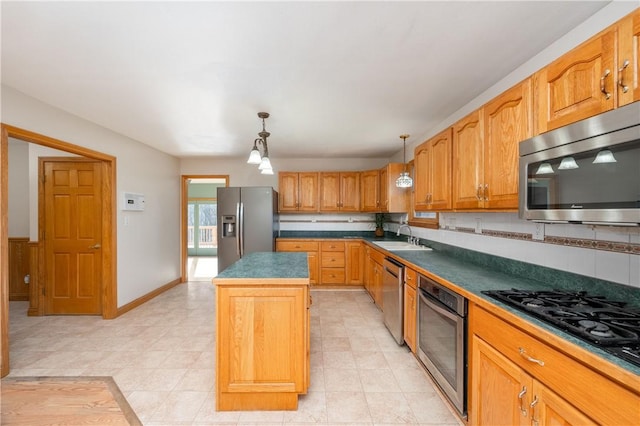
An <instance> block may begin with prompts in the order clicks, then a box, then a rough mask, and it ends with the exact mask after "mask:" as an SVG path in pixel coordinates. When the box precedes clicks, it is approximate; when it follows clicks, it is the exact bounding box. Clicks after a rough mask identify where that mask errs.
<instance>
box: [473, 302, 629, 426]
mask: <svg viewBox="0 0 640 426" xmlns="http://www.w3.org/2000/svg"><path fill="white" fill-rule="evenodd" d="M471 327H472V330H473V333H474V334H475V335H477V336H478V337H480V338H481V339H482V340H484V341H485V342H487V343H488V344H490V345H491V346H493V347H494V348H495V349H496V350H498V351H499V352H500V353H502V354H503V355H504V356H506V357H507V358H508V359H510V360H511V361H513V362H514V363H515V364H517V365H518V366H519V367H521V368H522V369H523V370H524V371H526V372H527V373H528V374H530V375H531V376H533V377H535V378H536V379H538V380H539V381H540V382H542V383H543V384H544V385H545V386H547V387H548V388H550V389H552V390H553V391H554V392H556V393H557V394H558V395H560V396H561V397H563V398H565V399H566V400H567V401H569V402H570V403H571V404H572V405H574V406H575V407H577V408H578V409H579V410H580V411H582V412H583V413H585V414H587V415H588V416H589V417H591V418H593V419H594V420H596V421H597V422H599V423H602V424H611V425H613V424H634V423H635V422H637V414H638V413H637V407H639V406H640V395H638V394H637V393H634V392H632V391H630V390H629V389H627V388H625V387H622V386H620V385H618V384H617V383H614V382H613V381H611V380H610V379H608V378H607V377H605V376H603V375H601V374H599V373H598V372H597V371H596V370H593V369H591V368H590V367H589V366H587V365H585V364H583V363H581V362H580V361H578V360H577V359H574V358H572V357H570V356H568V355H566V354H565V353H563V352H561V350H560V349H556V348H553V347H551V346H547V345H546V344H545V343H543V342H542V341H540V340H538V339H536V338H534V337H533V336H531V335H529V334H527V333H525V332H523V331H522V330H520V329H519V328H517V327H515V326H513V325H511V324H510V323H508V322H506V321H503V320H502V319H500V318H498V317H496V316H495V315H493V314H491V313H489V312H487V311H485V310H484V309H482V308H479V307H478V306H476V305H472V309H471ZM566 351H567V353H570V351H571V349H570V348H569V347H567V348H566ZM529 358H531V359H529ZM536 360H537V361H536ZM538 361H540V362H538ZM540 363H543V364H544V365H541V364H540ZM594 389H597V395H598V397H597V398H595V397H594V393H593V391H594ZM612 407H615V409H612Z"/></svg>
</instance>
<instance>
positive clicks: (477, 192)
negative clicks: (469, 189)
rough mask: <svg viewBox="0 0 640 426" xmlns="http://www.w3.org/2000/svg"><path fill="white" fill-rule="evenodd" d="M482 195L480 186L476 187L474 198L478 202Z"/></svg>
mask: <svg viewBox="0 0 640 426" xmlns="http://www.w3.org/2000/svg"><path fill="white" fill-rule="evenodd" d="M481 193H482V185H478V189H477V190H476V198H477V199H478V201H482V195H480V194H481Z"/></svg>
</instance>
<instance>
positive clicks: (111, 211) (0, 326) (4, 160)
mask: <svg viewBox="0 0 640 426" xmlns="http://www.w3.org/2000/svg"><path fill="white" fill-rule="evenodd" d="M1 128H2V132H1V137H0V194H1V196H0V217H1V219H0V338H1V342H0V348H1V358H0V361H1V363H0V364H1V365H0V377H4V376H6V375H7V374H9V288H8V287H9V286H8V282H9V273H8V269H9V268H8V266H9V265H8V263H9V262H8V249H9V241H8V234H9V229H8V228H9V227H8V216H9V200H8V189H9V177H8V168H9V158H8V157H9V150H8V145H9V138H13V139H15V140H18V141H23V142H27V143H30V144H35V145H41V146H44V147H48V148H53V149H55V150H59V151H64V152H66V153H69V154H72V155H78V156H81V157H86V158H89V159H93V160H96V161H98V162H99V170H100V173H101V175H102V177H103V181H102V185H101V187H100V188H99V191H100V198H101V200H102V206H101V217H102V230H101V232H100V239H101V250H100V251H101V254H100V255H99V258H98V260H97V261H98V262H99V265H100V266H99V267H100V269H101V271H102V277H101V280H100V297H101V309H102V310H101V314H102V317H103V318H104V319H112V318H115V317H116V316H117V313H118V312H117V286H116V262H115V259H116V241H115V224H116V222H115V208H114V206H115V182H116V164H115V162H116V159H115V157H113V156H111V155H107V154H103V153H101V152H98V151H94V150H91V149H87V148H84V147H81V146H78V145H73V144H70V143H68V142H64V141H61V140H58V139H54V138H51V137H48V136H45V135H41V134H38V133H34V132H31V131H29V130H25V129H21V128H18V127H14V126H9V125H6V124H2V125H1ZM35 234H36V235H35V238H34V237H33V236H32V237H31V240H32V241H30V242H29V245H30V250H29V256H30V260H33V261H31V262H30V265H36V266H34V269H32V270H31V277H30V282H29V287H30V296H29V300H30V302H29V303H30V304H31V303H32V301H33V302H34V303H35V302H37V303H38V305H37V308H36V309H35V310H32V306H30V307H29V311H30V313H33V312H35V314H36V315H42V314H43V313H44V312H43V311H42V307H43V306H44V305H43V303H41V302H43V301H42V299H40V297H42V291H41V290H42V285H43V283H44V280H43V277H42V274H43V271H42V268H41V267H39V266H40V265H44V257H43V256H44V253H43V244H42V240H43V235H42V233H41V232H37V233H35ZM34 295H37V296H36V297H33V296H34Z"/></svg>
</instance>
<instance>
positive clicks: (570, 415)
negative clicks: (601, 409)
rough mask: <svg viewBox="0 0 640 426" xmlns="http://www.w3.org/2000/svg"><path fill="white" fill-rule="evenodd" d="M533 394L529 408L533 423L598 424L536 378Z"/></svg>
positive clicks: (586, 425)
mask: <svg viewBox="0 0 640 426" xmlns="http://www.w3.org/2000/svg"><path fill="white" fill-rule="evenodd" d="M532 395H533V397H532V401H531V403H530V404H529V407H530V408H529V409H530V411H531V423H532V424H534V425H535V424H538V425H541V426H545V425H563V426H589V425H594V426H595V425H597V424H598V423H596V422H594V421H593V420H591V419H590V418H589V417H587V416H586V415H584V413H582V412H581V411H580V410H578V409H577V408H576V407H574V406H573V405H571V404H570V403H568V402H567V401H566V400H564V399H562V398H561V397H560V396H558V395H557V394H556V393H555V392H553V391H552V390H551V389H549V388H547V387H546V386H544V385H543V384H542V383H540V382H538V381H536V380H534V381H533V393H532ZM534 401H535V403H534ZM531 404H533V406H531Z"/></svg>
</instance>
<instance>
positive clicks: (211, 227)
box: [182, 175, 229, 281]
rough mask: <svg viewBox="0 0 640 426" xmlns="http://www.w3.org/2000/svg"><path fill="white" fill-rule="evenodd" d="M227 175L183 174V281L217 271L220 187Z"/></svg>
mask: <svg viewBox="0 0 640 426" xmlns="http://www.w3.org/2000/svg"><path fill="white" fill-rule="evenodd" d="M228 184H229V176H228V175H183V176H182V204H183V205H182V212H183V218H184V219H183V227H182V240H183V250H182V251H183V262H182V264H183V265H184V267H183V273H182V276H183V281H210V280H211V278H213V277H215V276H216V275H217V274H218V241H217V226H218V224H217V207H218V204H217V195H216V194H217V188H218V187H226V186H228Z"/></svg>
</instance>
